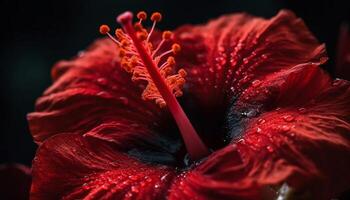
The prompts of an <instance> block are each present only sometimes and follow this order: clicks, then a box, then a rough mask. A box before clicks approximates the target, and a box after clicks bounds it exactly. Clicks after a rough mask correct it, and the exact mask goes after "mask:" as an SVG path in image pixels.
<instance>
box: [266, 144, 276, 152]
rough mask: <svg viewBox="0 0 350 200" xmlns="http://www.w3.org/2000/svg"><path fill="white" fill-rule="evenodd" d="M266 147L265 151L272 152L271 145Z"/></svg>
mask: <svg viewBox="0 0 350 200" xmlns="http://www.w3.org/2000/svg"><path fill="white" fill-rule="evenodd" d="M266 149H267V151H268V152H270V153H272V152H273V151H274V149H273V147H272V146H270V145H268V146H266Z"/></svg>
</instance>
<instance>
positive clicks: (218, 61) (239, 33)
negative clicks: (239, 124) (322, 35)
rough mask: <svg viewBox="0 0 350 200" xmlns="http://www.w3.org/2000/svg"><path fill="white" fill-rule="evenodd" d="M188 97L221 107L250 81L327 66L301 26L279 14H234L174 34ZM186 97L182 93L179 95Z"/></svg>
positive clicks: (320, 48)
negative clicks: (306, 65) (186, 75)
mask: <svg viewBox="0 0 350 200" xmlns="http://www.w3.org/2000/svg"><path fill="white" fill-rule="evenodd" d="M175 35H176V40H178V42H179V43H180V44H181V45H182V49H183V51H182V54H180V55H179V56H178V57H179V62H180V65H179V66H181V67H185V69H186V70H187V71H189V78H188V82H189V85H188V87H189V88H188V91H187V93H189V94H192V95H193V96H191V97H192V98H196V103H197V104H200V105H204V106H206V108H207V107H215V106H217V105H227V103H228V102H229V101H230V99H231V98H232V96H234V95H239V94H240V93H241V92H242V91H243V90H244V89H245V88H246V87H248V86H249V85H251V84H252V82H254V80H260V79H261V78H263V77H265V76H266V75H269V74H272V73H274V72H278V71H280V70H286V69H289V68H291V67H294V66H295V65H298V64H302V63H305V62H317V63H319V62H320V60H321V61H322V62H325V61H326V60H327V57H326V54H325V47H324V45H320V44H319V43H318V41H317V40H316V39H315V38H314V37H313V35H312V34H311V33H310V32H309V31H308V29H307V28H306V26H305V24H304V23H303V21H302V20H301V19H299V18H297V17H296V16H295V15H294V14H293V13H292V12H290V11H286V10H282V11H280V12H279V13H278V14H277V15H276V16H275V17H273V18H271V19H263V18H257V17H253V16H250V15H247V14H234V15H227V16H223V17H220V18H219V19H216V20H213V21H210V22H209V23H208V24H205V25H202V26H189V25H188V26H184V27H182V28H179V29H178V30H177V31H176V34H175ZM185 94H186V93H185Z"/></svg>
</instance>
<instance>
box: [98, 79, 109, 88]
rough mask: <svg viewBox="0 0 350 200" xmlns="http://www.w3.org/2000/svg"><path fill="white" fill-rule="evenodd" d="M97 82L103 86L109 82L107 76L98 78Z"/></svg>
mask: <svg viewBox="0 0 350 200" xmlns="http://www.w3.org/2000/svg"><path fill="white" fill-rule="evenodd" d="M97 82H98V83H99V84H100V85H102V86H105V85H107V83H108V81H107V79H105V78H98V79H97Z"/></svg>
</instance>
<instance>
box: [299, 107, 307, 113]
mask: <svg viewBox="0 0 350 200" xmlns="http://www.w3.org/2000/svg"><path fill="white" fill-rule="evenodd" d="M298 111H299V113H301V114H304V113H305V112H306V109H305V108H299V109H298Z"/></svg>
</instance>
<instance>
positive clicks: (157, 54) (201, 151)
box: [100, 11, 209, 160]
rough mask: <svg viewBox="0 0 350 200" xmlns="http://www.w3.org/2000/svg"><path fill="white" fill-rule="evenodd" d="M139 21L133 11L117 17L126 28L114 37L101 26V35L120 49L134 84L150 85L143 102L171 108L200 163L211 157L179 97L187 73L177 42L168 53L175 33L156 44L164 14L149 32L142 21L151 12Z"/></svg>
mask: <svg viewBox="0 0 350 200" xmlns="http://www.w3.org/2000/svg"><path fill="white" fill-rule="evenodd" d="M136 16H137V18H138V21H137V22H136V23H134V24H133V22H132V20H133V14H132V13H131V12H129V11H127V12H124V13H122V14H121V15H119V16H118V17H117V19H116V20H117V22H118V23H120V24H121V26H122V29H116V30H115V32H114V35H112V34H110V28H109V26H107V25H101V26H100V32H101V33H102V34H105V35H107V36H108V37H109V38H110V39H111V40H112V41H113V42H114V43H116V44H117V45H118V46H119V47H120V48H119V49H120V50H119V56H120V58H121V67H122V68H123V69H124V70H125V71H126V72H128V73H131V74H132V77H131V79H132V81H135V82H136V81H145V82H147V86H146V88H145V89H144V91H143V92H142V99H144V100H153V101H154V102H155V103H156V104H158V105H159V106H160V107H165V106H166V107H167V108H168V109H169V111H170V113H171V114H172V116H173V118H174V120H175V122H176V124H177V126H178V128H179V130H180V133H181V136H182V138H183V141H184V143H185V146H186V149H187V151H188V154H189V155H190V157H191V159H192V160H199V159H201V158H203V157H205V156H207V155H208V154H209V150H208V148H207V147H206V145H205V144H204V143H203V141H202V140H201V139H200V137H199V135H198V134H197V132H196V130H195V129H194V127H193V126H192V124H191V122H190V120H189V119H188V117H187V115H186V113H185V112H184V110H183V109H182V107H181V105H180V104H179V102H178V101H177V99H176V97H179V96H182V94H183V92H182V88H183V86H184V84H185V77H186V71H185V70H184V69H179V70H178V71H177V72H176V73H175V70H174V69H175V65H176V62H175V58H174V55H176V54H178V53H179V52H180V50H181V46H180V45H179V44H176V43H173V44H172V45H171V48H170V49H168V50H163V49H164V44H165V43H166V42H171V39H172V37H173V34H172V32H171V31H164V32H163V33H162V39H161V41H160V42H159V43H158V44H157V45H156V44H154V43H152V42H151V41H152V36H153V34H154V29H155V26H156V24H157V23H158V22H160V21H161V20H162V15H161V14H160V13H159V12H155V13H153V14H152V15H151V17H150V19H151V21H152V26H151V28H150V30H149V31H147V29H145V28H144V27H143V25H142V22H143V21H145V20H146V19H147V13H146V12H144V11H141V12H139V13H138V14H137V15H136Z"/></svg>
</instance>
